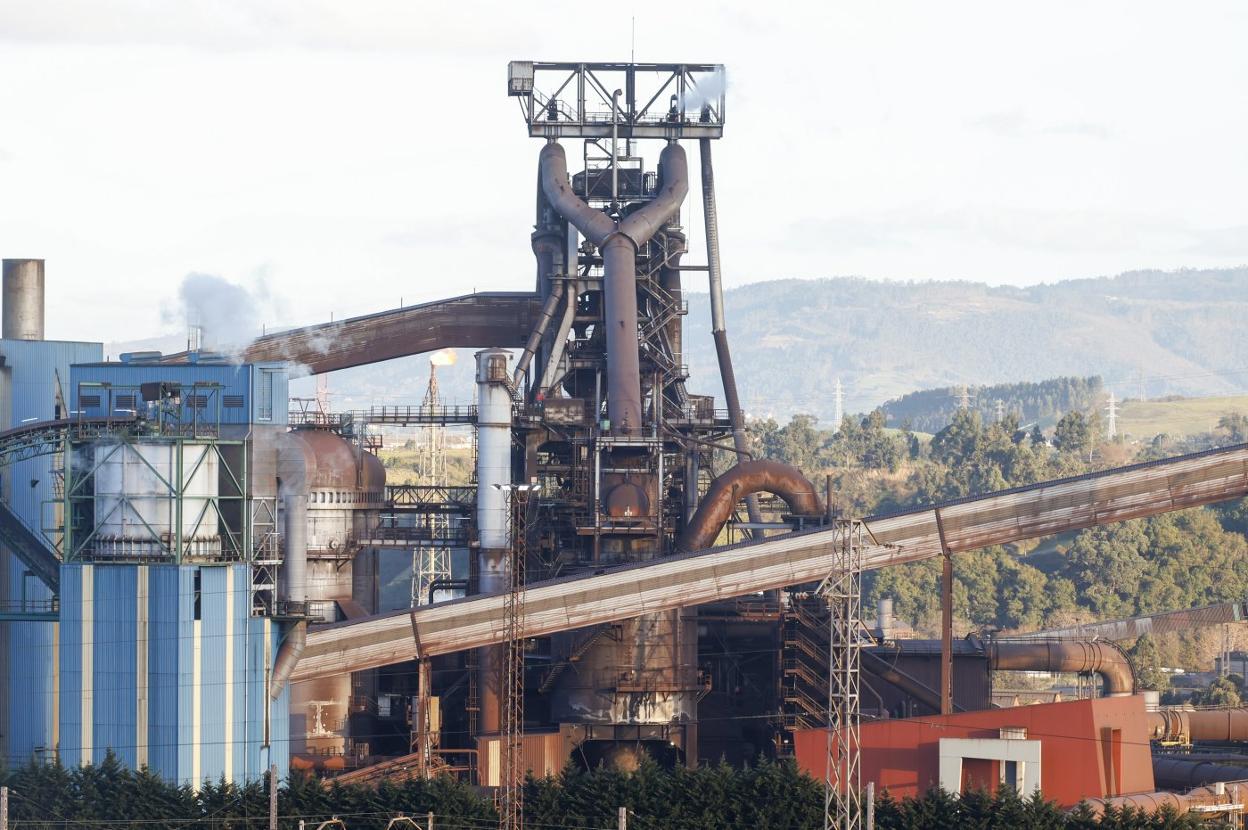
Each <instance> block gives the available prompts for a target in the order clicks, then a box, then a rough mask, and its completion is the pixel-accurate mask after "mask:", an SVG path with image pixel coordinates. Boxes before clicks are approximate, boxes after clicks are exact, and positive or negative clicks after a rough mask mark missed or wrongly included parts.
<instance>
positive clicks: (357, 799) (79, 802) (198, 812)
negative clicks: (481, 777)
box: [0, 754, 1208, 830]
mask: <svg viewBox="0 0 1248 830" xmlns="http://www.w3.org/2000/svg"><path fill="white" fill-rule="evenodd" d="M0 783H3V784H4V785H5V786H7V787H8V788H9V792H10V817H11V821H12V822H13V823H14V824H15V825H18V826H21V827H23V828H30V830H52V829H53V828H65V827H72V826H95V827H130V826H135V827H137V826H145V827H158V826H165V827H214V828H221V830H229V829H233V830H243V828H247V827H263V826H267V825H266V822H267V816H268V793H267V789H266V787H265V786H263V785H259V784H253V785H248V786H245V787H236V786H234V785H231V784H224V783H220V784H215V785H213V784H207V785H205V786H203V787H202V788H200V789H199V790H198V791H193V790H192V789H191V788H190V787H179V786H175V785H173V784H169V783H166V782H164V781H162V780H161V779H160V778H158V777H156V776H155V775H152V774H150V773H149V772H147V771H146V770H141V771H138V772H135V771H131V770H129V769H126V768H125V767H123V766H122V765H121V764H120V763H119V762H118V761H117V759H116V758H115V757H113V756H112V755H111V754H110V755H109V756H108V757H107V758H105V759H104V761H103V762H101V763H99V764H96V765H94V766H87V767H79V768H75V769H72V770H71V769H66V768H65V767H63V766H60V764H31V765H30V766H26V767H23V768H21V769H18V770H9V771H5V772H3V773H0ZM524 804H525V823H526V824H527V825H528V826H531V827H551V828H555V827H561V828H605V827H614V826H615V823H616V814H617V811H618V809H619V808H620V807H626V808H628V810H629V826H630V827H635V828H639V830H722V828H737V827H742V828H745V827H749V828H760V830H806V829H807V828H811V827H819V826H822V824H823V785H822V783H821V782H816V781H814V780H813V779H811V778H810V777H808V776H806V775H804V774H802V773H801V772H800V771H799V770H798V769H797V767H796V766H795V765H794V764H793V763H792V762H791V761H786V762H769V761H760V762H759V764H758V765H757V766H753V767H750V768H747V769H743V770H741V769H733V768H731V767H728V766H726V765H723V764H720V765H716V766H706V767H701V768H699V769H695V770H690V769H685V768H683V767H679V768H677V769H675V770H670V771H668V770H664V769H662V768H660V767H659V766H657V765H656V764H654V763H643V764H642V766H641V768H640V769H639V770H638V771H637V772H635V773H624V772H619V771H616V770H610V769H600V770H595V771H593V772H584V771H581V770H579V769H577V768H575V767H573V766H571V765H570V766H569V767H568V768H567V769H566V770H565V771H564V772H563V773H562V774H561V775H559V776H558V777H556V778H547V779H541V780H533V779H530V780H529V781H528V783H527V784H526V787H525V796H524ZM430 812H432V813H434V815H435V816H436V819H437V821H436V826H438V827H459V828H466V827H488V826H491V825H493V824H495V823H496V822H497V817H496V814H495V812H494V807H493V804H492V803H491V801H490V799H489V797H488V796H487V795H485V794H483V793H481V792H480V791H478V790H477V789H475V788H473V787H470V786H468V785H466V784H460V783H457V782H455V781H453V780H451V779H448V778H440V779H435V780H431V781H425V780H420V779H415V780H410V781H404V782H402V783H398V784H388V783H383V784H381V785H380V786H378V787H376V788H373V787H369V786H361V785H352V786H339V785H336V784H331V785H330V786H325V785H323V784H322V783H321V782H319V781H316V780H313V779H311V778H305V777H302V776H293V777H292V778H291V779H290V780H289V781H288V782H287V784H286V786H285V787H283V788H282V789H281V790H280V791H279V793H278V815H279V817H280V818H279V822H278V824H279V826H280V827H282V828H283V829H284V830H294V828H296V827H298V826H299V824H300V820H301V819H302V820H303V821H306V822H307V823H308V826H316V823H318V822H320V821H324V820H327V819H329V818H331V817H334V816H337V817H339V818H341V819H342V820H343V822H344V823H345V824H346V825H347V827H350V828H352V830H374V829H376V830H380V828H384V827H385V826H386V824H387V822H388V821H389V819H390V818H391V817H393V816H396V815H400V814H403V815H408V816H412V817H415V818H418V819H422V820H423V818H424V817H425V816H426V815H427V814H428V813H430ZM876 826H877V827H878V828H880V830H920V828H921V829H922V830H955V828H965V827H976V828H984V830H995V829H996V828H1001V830H1005V828H1009V830H1027V828H1037V829H1038V830H1039V829H1040V828H1043V830H1058V828H1069V829H1070V830H1083V829H1084V828H1096V827H1100V828H1113V829H1114V830H1153V829H1155V830H1163V828H1165V830H1187V828H1195V827H1197V826H1201V827H1207V826H1208V825H1207V824H1201V825H1198V824H1197V823H1196V822H1195V820H1194V819H1192V818H1188V817H1181V816H1175V815H1174V814H1172V813H1161V814H1158V815H1156V816H1145V815H1143V814H1140V813H1138V812H1133V811H1127V812H1119V811H1114V810H1111V811H1109V812H1107V813H1106V815H1105V816H1104V817H1103V818H1102V819H1100V820H1099V821H1098V820H1097V819H1096V818H1095V817H1093V816H1092V814H1091V812H1090V811H1089V810H1087V808H1086V807H1080V808H1078V809H1076V810H1075V811H1074V812H1071V813H1067V812H1065V811H1063V810H1061V809H1059V808H1058V807H1057V806H1055V805H1054V804H1052V803H1050V802H1046V801H1043V800H1041V799H1038V798H1037V799H1031V800H1026V801H1024V800H1021V799H1020V798H1019V797H1018V796H1017V795H1016V794H1014V793H1013V792H1012V791H1010V790H1007V789H1004V788H1003V789H1002V790H1000V791H998V792H997V793H996V794H995V795H989V794H987V793H982V792H969V793H965V794H963V795H962V796H961V797H960V798H953V797H952V796H950V795H948V794H947V793H944V792H940V791H934V792H930V793H927V794H926V795H924V796H923V797H921V798H918V799H906V800H894V799H892V798H889V797H888V795H887V794H884V795H883V796H882V797H881V798H880V799H879V801H878V802H877V805H876Z"/></svg>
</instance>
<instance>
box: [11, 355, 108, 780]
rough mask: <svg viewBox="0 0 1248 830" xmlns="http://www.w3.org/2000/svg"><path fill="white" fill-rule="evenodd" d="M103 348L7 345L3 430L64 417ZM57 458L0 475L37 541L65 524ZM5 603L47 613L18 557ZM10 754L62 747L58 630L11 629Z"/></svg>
mask: <svg viewBox="0 0 1248 830" xmlns="http://www.w3.org/2000/svg"><path fill="white" fill-rule="evenodd" d="M102 356H103V346H102V345H101V344H99V343H79V342H68V341H58V340H11V339H3V340H0V360H2V361H3V365H0V429H10V428H12V427H15V426H20V425H21V424H23V423H28V422H31V421H36V420H38V421H46V420H52V419H54V418H57V417H64V415H65V402H66V401H68V400H69V388H68V383H69V375H70V366H71V365H72V364H74V363H83V362H89V361H98V360H100V358H101V357H102ZM54 463H55V459H54V457H53V456H38V457H35V458H31V459H28V460H25V461H19V462H18V463H16V464H14V465H12V466H10V467H7V468H4V469H3V470H0V481H2V482H3V498H4V500H5V502H6V503H7V504H8V505H9V506H10V507H11V508H12V509H13V511H14V512H15V513H16V514H17V515H18V517H19V518H20V519H21V520H22V521H23V522H24V523H25V524H26V525H27V526H28V527H29V528H31V529H33V530H34V531H35V532H36V534H38V533H40V532H41V531H42V530H44V529H45V528H46V529H51V528H52V527H54V526H55V525H56V523H57V521H58V514H57V513H56V511H57V506H56V505H57V503H58V500H59V493H58V492H57V479H56V475H55V471H54ZM0 597H2V598H3V601H4V603H5V606H6V608H7V609H9V610H19V609H39V608H45V607H47V606H48V603H49V601H50V600H51V597H52V595H51V593H50V592H49V591H48V589H47V587H46V586H44V585H43V583H42V582H40V581H39V579H37V578H36V577H34V576H33V575H31V574H30V573H29V572H28V571H27V569H26V567H25V566H24V565H23V564H22V563H21V561H20V560H18V559H17V557H15V556H13V555H11V554H9V553H8V552H7V551H6V552H5V554H4V556H3V558H2V560H0ZM3 626H4V631H3V637H4V643H3V648H2V649H0V651H2V652H3V654H4V656H5V659H6V660H7V664H6V665H5V666H4V668H3V673H4V678H3V679H4V683H5V695H4V699H3V705H2V706H0V716H3V719H4V723H3V727H2V730H3V738H4V754H5V758H6V760H7V761H8V762H9V763H10V764H21V763H23V762H25V761H26V760H28V759H29V758H31V757H39V758H43V757H48V756H49V755H50V754H51V752H52V751H53V749H54V748H55V746H56V742H57V734H56V728H57V715H56V712H57V693H58V689H57V683H56V664H57V654H56V623H54V622H8V623H4V624H3Z"/></svg>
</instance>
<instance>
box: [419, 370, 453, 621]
mask: <svg viewBox="0 0 1248 830" xmlns="http://www.w3.org/2000/svg"><path fill="white" fill-rule="evenodd" d="M453 357H454V353H453V352H450V353H449V357H448V356H447V355H444V353H443V352H438V353H437V354H435V355H434V356H433V358H431V359H430V361H429V386H428V387H427V388H426V389H425V399H424V400H423V401H422V402H421V404H420V410H421V413H422V414H425V415H426V416H427V417H428V420H429V421H430V423H429V425H428V426H426V427H425V428H424V430H423V431H422V432H421V434H420V437H419V439H418V440H419V444H418V447H417V460H416V468H417V473H418V474H419V476H420V481H419V483H420V484H423V485H425V486H427V487H440V486H442V485H445V484H446V429H445V427H443V426H441V425H440V424H437V423H433V422H434V421H436V420H437V417H436V416H437V414H438V412H440V411H441V409H442V406H443V403H442V397H441V395H440V394H439V393H438V366H439V365H442V366H445V365H448V362H447V361H448V360H449V359H453ZM424 521H425V522H426V523H427V527H426V529H427V530H428V531H429V543H428V544H427V545H416V546H415V547H413V548H412V607H413V608H415V607H416V606H418V605H421V604H423V603H428V602H432V601H433V599H432V595H431V587H432V586H433V584H434V582H436V581H437V580H440V579H450V578H451V551H450V548H449V547H448V546H447V544H446V540H447V539H448V538H449V536H450V533H449V531H450V521H449V518H448V516H447V515H446V514H443V513H430V514H428V515H427V516H426V517H425V519H424Z"/></svg>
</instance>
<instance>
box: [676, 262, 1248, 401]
mask: <svg viewBox="0 0 1248 830" xmlns="http://www.w3.org/2000/svg"><path fill="white" fill-rule="evenodd" d="M690 287H691V288H696V287H697V286H696V285H691V286H690ZM726 306H727V313H728V331H729V335H730V337H731V341H732V346H733V359H734V361H735V363H736V366H737V379H738V384H739V385H740V387H741V395H742V401H743V405H744V406H745V407H746V408H747V410H748V411H749V412H750V413H751V414H754V415H767V414H773V415H775V416H776V417H778V418H780V419H782V420H783V419H785V418H787V417H788V416H789V415H790V414H792V413H795V412H809V413H813V414H815V415H818V416H819V417H820V418H821V419H822V420H824V421H827V420H829V419H830V417H831V414H832V411H833V385H834V383H835V380H836V378H838V377H839V378H840V379H841V382H842V384H843V385H844V387H845V392H846V405H845V411H847V412H852V411H866V410H870V409H872V408H874V407H876V406H879V405H880V404H882V403H884V402H885V401H887V400H890V399H894V398H898V397H900V396H902V395H905V394H906V393H908V392H912V391H914V390H916V389H933V388H945V387H956V386H958V385H959V384H964V383H965V384H968V385H971V386H984V385H993V384H1001V383H1015V382H1019V381H1039V380H1043V379H1045V378H1056V377H1067V376H1073V377H1092V376H1099V377H1100V378H1101V379H1102V381H1103V382H1104V384H1105V386H1106V388H1107V389H1113V390H1114V391H1115V393H1116V394H1117V395H1118V397H1119V398H1120V399H1121V398H1126V397H1133V398H1140V397H1159V396H1162V395H1171V394H1182V395H1220V394H1235V393H1238V392H1242V391H1245V390H1248V338H1245V337H1243V336H1242V328H1243V324H1242V321H1243V320H1244V319H1248V268H1238V269H1226V270H1214V271H1178V272H1169V273H1165V272H1159V271H1143V272H1135V273H1129V274H1123V275H1121V276H1118V277H1112V278H1101V279H1086V280H1069V281H1064V282H1058V283H1053V284H1049V285H1037V286H1032V287H1029V288H1011V287H990V286H987V285H983V284H979V283H970V282H915V283H901V282H876V281H871V280H866V279H856V278H838V279H826V280H782V281H776V282H765V283H756V284H753V285H746V286H743V287H741V288H737V289H735V290H733V291H730V292H728V296H727V299H726ZM709 319H710V312H709V310H708V307H707V298H706V296H705V295H696V294H693V295H690V296H689V316H688V317H687V318H686V334H685V343H686V350H687V358H686V362H687V363H688V364H689V366H690V370H691V373H692V376H693V386H694V388H695V389H698V390H704V391H714V392H715V393H716V394H718V384H717V383H716V382H715V378H716V372H715V352H714V347H713V344H712V342H711V337H710V333H709Z"/></svg>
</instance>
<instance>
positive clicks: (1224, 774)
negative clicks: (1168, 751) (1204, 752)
mask: <svg viewBox="0 0 1248 830" xmlns="http://www.w3.org/2000/svg"><path fill="white" fill-rule="evenodd" d="M1220 757H1225V756H1220ZM1240 759H1241V760H1242V761H1243V763H1242V764H1238V763H1236V764H1224V763H1218V761H1217V760H1214V759H1209V758H1201V757H1197V756H1183V755H1179V756H1173V755H1154V756H1153V783H1154V784H1155V785H1156V786H1158V787H1165V788H1166V789H1167V790H1182V789H1188V788H1190V787H1203V786H1205V785H1206V784H1215V783H1217V782H1218V781H1222V782H1226V781H1243V780H1244V777H1245V776H1248V756H1240Z"/></svg>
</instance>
